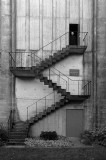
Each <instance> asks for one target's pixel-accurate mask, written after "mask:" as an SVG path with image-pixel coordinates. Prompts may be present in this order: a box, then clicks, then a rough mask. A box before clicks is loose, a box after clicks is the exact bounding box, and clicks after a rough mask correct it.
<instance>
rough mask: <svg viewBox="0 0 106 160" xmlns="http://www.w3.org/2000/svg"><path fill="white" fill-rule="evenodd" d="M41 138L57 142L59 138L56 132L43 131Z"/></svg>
mask: <svg viewBox="0 0 106 160" xmlns="http://www.w3.org/2000/svg"><path fill="white" fill-rule="evenodd" d="M40 138H41V139H43V140H57V139H58V136H57V133H56V132H55V131H49V132H48V131H45V132H44V131H42V132H41V134H40Z"/></svg>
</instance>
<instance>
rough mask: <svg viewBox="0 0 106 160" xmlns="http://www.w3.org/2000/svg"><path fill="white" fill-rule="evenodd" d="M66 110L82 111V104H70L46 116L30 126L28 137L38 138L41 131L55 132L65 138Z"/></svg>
mask: <svg viewBox="0 0 106 160" xmlns="http://www.w3.org/2000/svg"><path fill="white" fill-rule="evenodd" d="M66 109H83V104H81V103H76V104H75V103H70V104H68V105H66V106H64V107H63V108H61V109H59V110H57V111H55V112H54V113H52V114H51V115H48V116H47V117H46V118H43V119H42V120H40V121H39V122H38V123H36V124H34V125H32V126H31V128H30V132H29V134H30V136H31V137H35V136H39V135H40V133H41V131H56V132H57V134H58V135H63V136H66ZM84 125H85V124H84V123H83V127H84V128H85V126H84Z"/></svg>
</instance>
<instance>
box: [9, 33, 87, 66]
mask: <svg viewBox="0 0 106 160" xmlns="http://www.w3.org/2000/svg"><path fill="white" fill-rule="evenodd" d="M77 36H78V46H87V42H88V32H80V33H78V35H77ZM66 45H69V32H66V33H64V34H62V35H61V36H59V37H58V38H56V39H54V40H53V41H51V42H49V43H48V44H46V45H44V46H43V47H41V48H39V49H38V50H36V51H35V50H34V51H29V52H26V51H16V52H10V53H9V55H10V66H11V67H17V64H18V65H19V66H18V67H25V65H24V59H25V58H26V55H27V56H28V57H30V58H28V59H29V61H30V62H29V63H30V66H35V65H36V62H37V57H36V55H38V56H39V53H40V55H41V57H40V58H42V59H43V60H44V59H45V58H47V57H48V56H50V55H51V56H53V54H54V53H56V52H57V51H60V50H61V49H62V48H64V47H66ZM47 53H49V54H48V56H47ZM45 55H46V56H45Z"/></svg>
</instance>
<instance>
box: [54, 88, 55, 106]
mask: <svg viewBox="0 0 106 160" xmlns="http://www.w3.org/2000/svg"><path fill="white" fill-rule="evenodd" d="M54 105H55V91H54Z"/></svg>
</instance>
